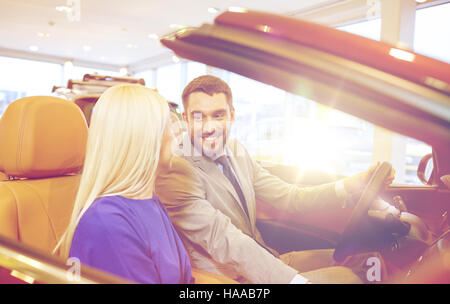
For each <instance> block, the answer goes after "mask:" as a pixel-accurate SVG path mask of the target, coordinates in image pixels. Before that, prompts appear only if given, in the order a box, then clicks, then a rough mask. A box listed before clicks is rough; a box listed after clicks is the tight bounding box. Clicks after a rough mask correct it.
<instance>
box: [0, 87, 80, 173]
mask: <svg viewBox="0 0 450 304" xmlns="http://www.w3.org/2000/svg"><path fill="white" fill-rule="evenodd" d="M86 140H87V124H86V120H85V118H84V116H83V113H82V112H81V110H80V108H79V107H78V106H76V105H75V104H74V103H72V102H70V101H67V100H64V99H61V98H58V97H51V96H33V97H25V98H21V99H18V100H16V101H14V102H13V103H11V104H10V105H9V106H8V108H7V109H6V111H5V113H3V116H2V117H1V119H0V171H3V172H4V173H6V175H8V176H13V177H25V178H43V177H51V176H60V175H64V174H69V173H77V172H79V171H80V170H81V168H82V166H83V162H84V154H85V149H86Z"/></svg>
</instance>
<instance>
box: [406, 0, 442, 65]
mask: <svg viewBox="0 0 450 304" xmlns="http://www.w3.org/2000/svg"><path fill="white" fill-rule="evenodd" d="M449 17H450V3H446V4H441V5H436V6H432V7H428V8H423V9H420V10H418V11H417V12H416V24H415V29H414V50H415V51H416V52H418V53H421V54H424V55H427V56H430V57H434V58H436V59H439V60H442V61H445V62H448V63H450V18H449Z"/></svg>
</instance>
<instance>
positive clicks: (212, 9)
mask: <svg viewBox="0 0 450 304" xmlns="http://www.w3.org/2000/svg"><path fill="white" fill-rule="evenodd" d="M218 12H219V9H217V8H215V7H208V13H210V14H217V13H218Z"/></svg>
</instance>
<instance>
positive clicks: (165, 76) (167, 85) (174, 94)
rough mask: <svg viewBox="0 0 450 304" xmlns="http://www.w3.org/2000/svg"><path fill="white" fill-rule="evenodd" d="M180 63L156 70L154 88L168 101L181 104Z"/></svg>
mask: <svg viewBox="0 0 450 304" xmlns="http://www.w3.org/2000/svg"><path fill="white" fill-rule="evenodd" d="M181 76H182V75H181V63H175V64H170V65H165V66H162V67H160V68H158V69H157V70H156V88H157V89H158V92H159V94H161V95H162V96H164V98H166V99H167V100H168V101H171V102H175V103H177V104H181V90H183V88H182V84H181Z"/></svg>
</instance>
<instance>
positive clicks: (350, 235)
mask: <svg viewBox="0 0 450 304" xmlns="http://www.w3.org/2000/svg"><path fill="white" fill-rule="evenodd" d="M391 170H392V166H391V165H390V164H389V163H388V162H382V163H381V164H380V165H378V167H377V168H376V169H375V171H374V173H373V174H372V176H371V178H370V180H369V182H368V183H367V185H366V187H365V188H364V190H363V192H362V194H361V197H360V199H359V201H358V203H357V204H356V206H355V208H354V209H353V211H352V214H351V216H350V220H349V221H348V223H347V226H346V227H345V230H344V233H343V234H342V236H341V239H340V241H339V243H338V245H337V246H336V249H335V251H334V256H333V257H334V260H335V261H337V262H341V261H343V260H344V259H345V258H346V257H347V256H348V255H350V254H351V253H352V252H351V250H352V248H350V247H351V246H349V244H350V243H351V240H352V239H354V238H355V236H356V235H358V232H359V229H358V228H359V227H360V225H361V224H362V222H363V221H364V220H365V219H367V213H368V211H369V208H370V205H371V204H372V202H373V201H374V200H375V198H377V196H378V194H379V192H380V191H381V190H382V188H383V185H384V181H385V179H386V178H387V177H388V176H389V174H390V173H391Z"/></svg>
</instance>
